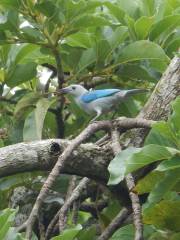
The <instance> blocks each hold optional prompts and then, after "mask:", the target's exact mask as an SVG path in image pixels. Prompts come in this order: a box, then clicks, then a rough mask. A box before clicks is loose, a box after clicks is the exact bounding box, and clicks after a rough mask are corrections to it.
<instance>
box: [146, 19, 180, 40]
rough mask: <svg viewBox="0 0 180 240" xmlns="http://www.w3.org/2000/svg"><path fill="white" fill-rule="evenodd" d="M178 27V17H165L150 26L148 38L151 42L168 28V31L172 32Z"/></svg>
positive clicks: (179, 22) (179, 21) (179, 23)
mask: <svg viewBox="0 0 180 240" xmlns="http://www.w3.org/2000/svg"><path fill="white" fill-rule="evenodd" d="M179 25H180V15H171V16H167V17H165V18H164V19H162V20H160V21H158V22H157V23H155V24H154V25H153V26H152V28H151V32H150V35H149V38H150V40H151V41H153V40H155V39H156V38H158V37H159V36H160V34H162V33H163V32H164V31H167V30H168V29H169V28H170V30H173V29H174V28H176V27H177V26H179Z"/></svg>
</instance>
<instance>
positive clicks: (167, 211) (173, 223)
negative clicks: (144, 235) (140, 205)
mask: <svg viewBox="0 0 180 240" xmlns="http://www.w3.org/2000/svg"><path fill="white" fill-rule="evenodd" d="M143 222H144V223H146V224H153V225H154V226H155V227H157V228H160V229H164V230H165V229H169V230H172V231H179V229H180V201H166V200H163V201H161V202H160V203H158V204H155V205H153V206H152V207H150V208H145V209H144V211H143Z"/></svg>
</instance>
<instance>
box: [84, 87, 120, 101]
mask: <svg viewBox="0 0 180 240" xmlns="http://www.w3.org/2000/svg"><path fill="white" fill-rule="evenodd" d="M117 92H120V89H102V90H93V91H90V92H87V93H85V94H84V95H83V96H82V97H81V100H82V101H83V102H85V103H89V102H92V101H94V100H96V99H98V98H103V97H109V96H112V95H114V94H115V93H117Z"/></svg>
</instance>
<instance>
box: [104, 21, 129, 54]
mask: <svg viewBox="0 0 180 240" xmlns="http://www.w3.org/2000/svg"><path fill="white" fill-rule="evenodd" d="M127 37H128V28H127V27H125V26H120V27H117V28H116V29H115V31H113V32H112V33H111V34H110V35H109V36H108V38H107V40H108V42H109V44H110V45H111V49H112V50H114V49H116V48H117V47H118V46H119V45H120V44H121V43H123V42H124V41H125V39H126V38H127Z"/></svg>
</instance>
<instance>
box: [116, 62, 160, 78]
mask: <svg viewBox="0 0 180 240" xmlns="http://www.w3.org/2000/svg"><path fill="white" fill-rule="evenodd" d="M118 75H119V76H120V77H121V78H123V79H126V80H129V79H133V80H134V79H139V80H149V81H151V82H156V81H157V79H156V78H155V77H154V76H153V75H152V74H151V72H150V71H148V68H145V67H144V66H141V65H138V64H124V65H122V66H121V67H120V68H119V70H118Z"/></svg>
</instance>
